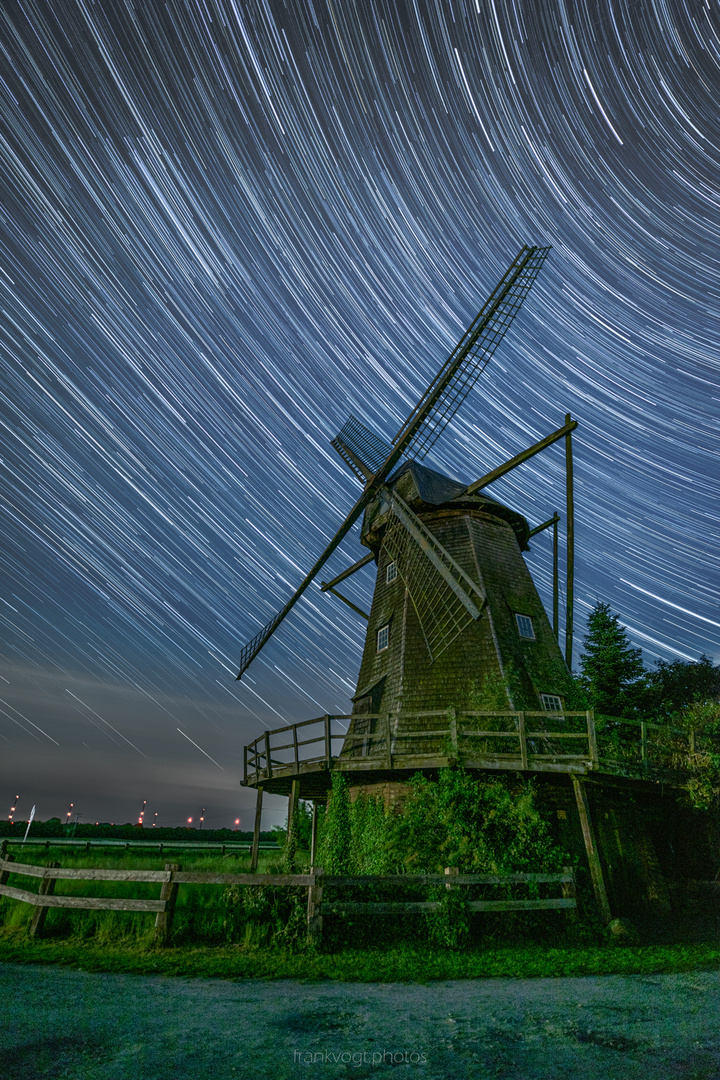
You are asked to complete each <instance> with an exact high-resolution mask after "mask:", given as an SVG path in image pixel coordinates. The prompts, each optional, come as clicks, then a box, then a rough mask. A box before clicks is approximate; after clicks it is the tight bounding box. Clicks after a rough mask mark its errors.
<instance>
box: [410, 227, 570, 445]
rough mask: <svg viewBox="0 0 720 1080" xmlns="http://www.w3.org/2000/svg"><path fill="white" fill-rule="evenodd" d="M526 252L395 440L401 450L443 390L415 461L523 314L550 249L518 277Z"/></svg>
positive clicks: (416, 441) (537, 252)
mask: <svg viewBox="0 0 720 1080" xmlns="http://www.w3.org/2000/svg"><path fill="white" fill-rule="evenodd" d="M525 250H526V249H523V252H521V253H520V255H519V256H518V258H517V259H516V260H515V262H514V263H513V265H512V266H511V267H510V269H509V270H508V272H507V274H506V275H505V277H504V278H503V279H502V281H501V282H500V283H499V284H498V286H497V288H496V289H495V290H494V292H493V293H492V295H491V296H490V297H489V298H488V300H487V301H486V303H485V305H484V306H483V309H482V311H481V312H480V313H479V314H478V316H477V318H476V319H475V320H474V321H473V323H472V325H471V326H469V327H468V329H467V331H466V332H465V334H464V335H463V337H462V338H461V340H460V341H459V342H458V344H457V345H456V347H455V349H454V350H453V352H452V353H451V354H450V356H449V357H448V359H447V360H446V361H445V363H444V364H443V366H442V368H441V369H440V371H439V372H438V374H437V375H436V376H435V378H434V379H433V381H432V382H431V384H430V386H429V387H428V388H427V390H426V391H425V393H424V394H423V396H422V398H421V399H420V401H419V402H418V403H417V405H416V407H415V409H414V410H413V412H412V413H411V415H410V416H409V417H408V420H407V421H406V423H405V425H404V426H403V427H402V428H401V429H400V431H399V432H398V433H397V435H396V436H395V438H394V439H393V445H397V444H398V442H399V441H400V439H401V438H402V436H403V434H404V433H405V431H406V430H407V428H408V427H409V426H410V425H411V424H412V423H413V421H414V418H415V417H416V416H417V415H418V414H419V413H421V412H422V411H423V409H424V408H426V406H427V403H428V401H429V400H430V399H431V398H432V397H433V395H435V394H436V393H437V390H438V388H439V387H442V391H441V394H440V396H439V397H438V399H437V401H435V402H434V404H433V405H432V407H431V408H430V410H429V411H428V412H427V414H426V415H425V417H424V419H423V423H422V427H421V428H420V429H419V430H418V432H417V434H416V435H415V437H414V438H413V439H412V441H411V442H410V445H409V446H408V448H407V449H406V451H405V453H406V455H407V457H410V458H415V459H416V460H417V461H421V460H422V458H424V457H425V455H426V454H427V452H428V451H429V450H430V449H431V447H432V446H433V445H434V443H435V441H436V440H437V439H438V438H439V437H440V435H441V434H442V432H443V431H444V430H445V428H446V427H447V425H448V424H449V423H450V421H451V420H452V418H453V416H454V415H455V413H456V412H457V411H458V409H459V408H460V406H461V405H462V403H463V401H464V400H465V398H466V397H467V395H468V393H469V392H470V390H471V389H472V387H473V385H474V383H475V382H476V380H477V378H478V376H479V375H480V374H481V373H482V372H483V371H484V369H485V366H486V364H487V363H488V361H489V360H490V358H491V356H492V355H493V353H494V352H495V350H496V349H497V347H498V345H499V344H500V342H501V341H502V339H503V338H504V336H505V331H506V330H507V329H508V327H509V326H510V324H511V322H512V321H513V319H514V318H515V316H516V315H517V313H518V311H519V310H520V307H521V306H522V303H523V301H524V300H525V297H526V296H527V294H528V293H529V291H530V289H531V288H532V286H533V283H534V281H535V278H536V277H537V276H538V274H539V273H540V270H541V269H542V265H543V263H544V262H545V259H546V258H547V255H548V252H549V251H550V248H549V247H547V248H534V249H533V250H532V251H531V254H530V257H529V258H527V260H526V261H525V264H524V266H523V267H522V270H521V272H520V273H519V274H518V273H517V265H518V263H519V262H521V261H522V257H523V254H524V251H525ZM493 307H494V308H495V310H494V311H493ZM488 311H492V318H491V319H490V320H489V321H487V325H485V326H483V323H484V322H485V321H486V320H487V318H488ZM445 381H447V382H446V385H445V386H444V387H443V386H442V384H443V382H445Z"/></svg>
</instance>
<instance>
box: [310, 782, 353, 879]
mask: <svg viewBox="0 0 720 1080" xmlns="http://www.w3.org/2000/svg"><path fill="white" fill-rule="evenodd" d="M351 851H352V836H351V828H350V796H349V794H348V789H347V784H346V783H345V778H344V776H343V775H342V774H341V773H333V777H332V789H331V791H330V798H329V800H328V805H327V809H326V811H325V819H324V821H323V823H322V829H321V830H320V836H319V838H318V853H317V864H318V866H322V868H323V869H324V871H325V873H326V874H350V873H352V870H351V868H350V867H351V858H352V855H351Z"/></svg>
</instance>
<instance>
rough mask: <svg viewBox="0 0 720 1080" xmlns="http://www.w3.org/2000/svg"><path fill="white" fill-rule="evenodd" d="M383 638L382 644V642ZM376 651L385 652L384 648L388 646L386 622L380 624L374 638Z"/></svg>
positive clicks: (388, 626) (388, 627) (388, 638)
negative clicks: (382, 624)
mask: <svg viewBox="0 0 720 1080" xmlns="http://www.w3.org/2000/svg"><path fill="white" fill-rule="evenodd" d="M383 640H384V644H382V642H383ZM376 644H377V651H378V652H385V649H387V648H389V646H390V623H389V622H386V623H385V624H384V626H381V627H380V629H379V630H378V632H377V638H376Z"/></svg>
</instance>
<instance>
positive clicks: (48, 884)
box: [30, 862, 60, 937]
mask: <svg viewBox="0 0 720 1080" xmlns="http://www.w3.org/2000/svg"><path fill="white" fill-rule="evenodd" d="M59 865H60V863H59V862H49V863H48V864H47V867H46V869H48V870H54V869H57V867H58V866H59ZM56 881H57V878H54V877H51V876H49V875H47V874H46V875H45V876H44V877H42V878H41V879H40V888H39V889H38V896H52V894H53V893H54V892H55V882H56ZM47 911H48V909H47V908H46V907H45V905H44V904H43V905H41V904H38V905H37V906H36V907H35V910H34V911H33V913H32V918H31V919H30V937H35V936H36V935H38V934H41V933H42V929H43V926H44V925H45V918H46V916H47Z"/></svg>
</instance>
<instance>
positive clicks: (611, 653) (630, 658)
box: [579, 602, 645, 717]
mask: <svg viewBox="0 0 720 1080" xmlns="http://www.w3.org/2000/svg"><path fill="white" fill-rule="evenodd" d="M583 647H584V650H585V651H584V652H583V654H582V656H581V658H580V670H581V675H580V680H579V681H580V685H581V686H582V688H583V689H584V690H585V691H586V693H587V695H588V698H589V700H590V703H591V707H592V708H594V709H596V710H597V711H598V712H600V713H604V714H606V715H607V716H626V717H632V716H634V715H635V714H636V712H637V708H638V702H639V698H640V695H641V693H642V691H643V689H644V686H645V680H644V676H645V668H644V667H643V662H642V650H641V649H636V648H634V647H633V646H632V645H631V644H630V641H629V639H628V636H627V631H626V629H625V627H624V626H621V625H620V623H619V621H618V617H617V615H613V614H612V612H611V611H610V607H609V605H608V604H602V603H600V602H598V603H597V604H596V605H595V607H594V608H593V611H592V612H591V614H590V617H589V618H588V633H587V634H586V635H585V638H584V639H583Z"/></svg>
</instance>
